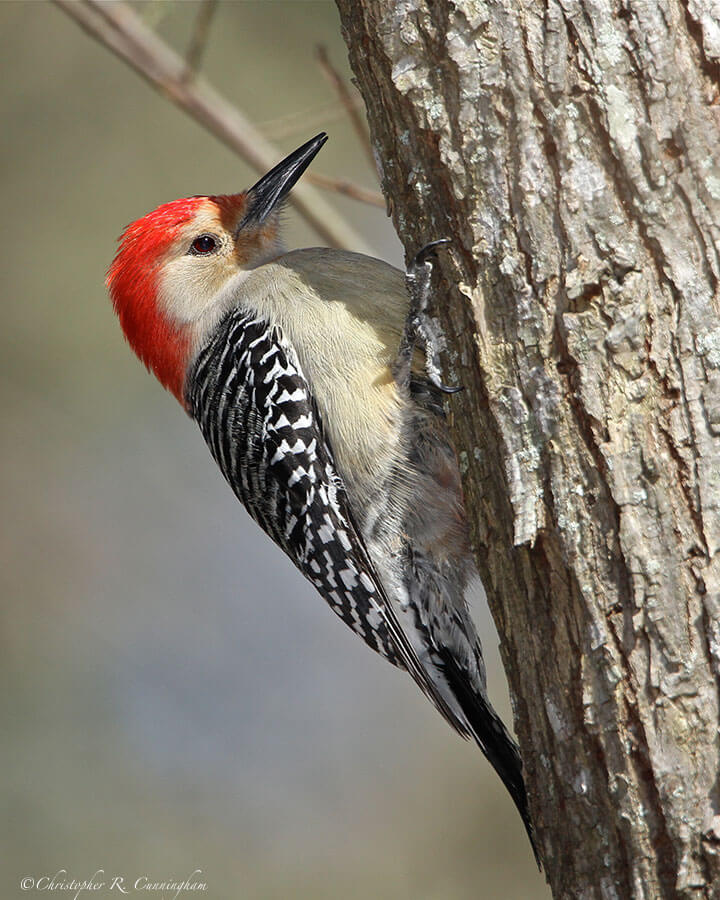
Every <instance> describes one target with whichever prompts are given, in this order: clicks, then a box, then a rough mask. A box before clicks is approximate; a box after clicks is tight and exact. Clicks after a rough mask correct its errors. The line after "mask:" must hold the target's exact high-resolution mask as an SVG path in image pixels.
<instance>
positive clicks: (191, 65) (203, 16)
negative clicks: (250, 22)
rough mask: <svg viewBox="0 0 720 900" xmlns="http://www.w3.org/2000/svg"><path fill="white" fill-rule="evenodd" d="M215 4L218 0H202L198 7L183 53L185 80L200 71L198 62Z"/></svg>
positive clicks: (200, 59) (199, 62) (205, 43)
mask: <svg viewBox="0 0 720 900" xmlns="http://www.w3.org/2000/svg"><path fill="white" fill-rule="evenodd" d="M217 6H218V0H202V3H201V4H200V9H199V10H198V14H197V16H196V17H195V27H194V28H193V33H192V35H191V37H190V43H189V44H188V48H187V53H186V54H185V65H186V68H185V76H184V77H185V81H192V80H193V78H195V77H196V76H197V73H198V72H199V71H200V64H201V63H202V58H203V54H204V53H205V47H206V45H207V39H208V34H209V32H210V23H211V22H212V20H213V16H214V15H215V11H216V10H217Z"/></svg>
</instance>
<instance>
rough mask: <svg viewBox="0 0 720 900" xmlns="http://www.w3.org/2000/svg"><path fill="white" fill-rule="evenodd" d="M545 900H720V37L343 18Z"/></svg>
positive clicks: (624, 23)
mask: <svg viewBox="0 0 720 900" xmlns="http://www.w3.org/2000/svg"><path fill="white" fill-rule="evenodd" d="M338 6H339V8H340V13H341V17H342V21H343V28H344V31H345V36H346V40H347V43H348V46H349V48H350V59H351V63H352V66H353V68H354V71H355V73H356V75H357V79H358V82H359V86H360V88H361V90H362V93H363V95H364V97H365V101H366V104H367V108H368V116H369V120H370V126H371V131H372V136H373V142H374V146H375V149H376V152H377V157H378V160H379V165H380V169H381V176H382V180H383V187H384V191H385V194H386V196H387V197H388V198H389V200H390V204H391V209H392V215H393V218H394V221H395V225H396V227H397V230H398V233H399V235H400V237H401V239H402V241H403V243H404V244H405V247H406V249H407V251H408V252H409V253H412V252H414V251H415V250H416V249H418V248H419V247H420V246H421V245H422V244H424V243H426V242H428V241H430V240H433V239H435V238H439V237H449V238H451V239H452V241H453V245H452V248H451V250H450V251H448V252H445V251H441V269H442V274H443V276H444V282H443V284H444V287H439V290H438V299H437V304H436V314H437V316H438V317H439V319H440V321H441V324H442V325H443V328H444V330H445V334H446V337H447V344H448V346H447V353H446V367H445V368H446V371H445V380H446V381H448V382H449V383H455V382H460V383H462V384H463V385H464V387H465V390H464V391H463V392H461V393H460V394H458V395H456V396H454V397H452V398H451V399H449V401H448V405H449V410H450V416H451V421H452V427H453V434H454V438H455V440H456V446H457V448H458V452H459V458H460V461H461V468H462V471H463V477H464V486H465V492H466V502H467V507H468V513H469V516H470V518H471V521H472V527H473V539H474V541H475V545H476V549H477V555H478V561H479V565H480V571H481V574H482V577H483V581H484V583H485V587H486V590H487V594H488V598H489V601H490V605H491V607H492V610H493V614H494V616H495V619H496V622H497V625H498V629H499V632H500V635H501V642H502V647H501V649H502V653H503V658H504V661H505V664H506V669H507V674H508V678H509V681H510V687H511V693H512V695H513V698H514V707H515V727H516V731H517V734H518V736H519V740H520V744H521V747H522V752H523V758H524V760H525V767H526V773H527V781H528V786H529V791H530V796H531V805H532V811H533V816H534V819H535V822H536V826H537V830H538V834H539V842H540V848H541V853H542V856H543V860H544V863H545V867H546V871H547V875H548V878H549V881H550V883H551V886H552V889H553V893H554V896H555V897H571V898H578V897H581V898H595V897H602V898H622V900H624V898H630V897H633V898H649V900H656V898H670V897H683V898H690V897H692V898H700V897H715V896H719V897H720V855H719V854H720V816H718V815H717V813H718V812H719V811H720V807H719V804H720V792H719V785H718V761H719V760H718V756H719V753H718V749H719V748H718V720H719V715H720V709H719V705H720V693H719V692H720V618H719V612H720V553H719V552H718V550H719V548H720V327H718V311H719V307H720V303H719V295H720V292H719V290H718V278H719V277H720V243H719V240H718V239H719V236H720V229H719V227H718V226H719V224H720V167H719V166H718V165H717V161H716V159H715V155H716V154H717V152H718V148H720V122H719V115H718V113H719V111H720V106H718V105H717V104H718V102H719V100H718V97H719V93H720V91H719V84H720V62H719V60H720V11H719V10H718V6H717V4H715V8H714V11H713V12H708V11H707V9H708V8H709V6H710V4H709V3H708V4H707V6H704V4H703V3H702V0H687V2H686V3H685V4H683V3H681V2H679V0H656V2H652V3H647V2H640V0H621V2H617V0H616V2H610V0H560V2H557V0H546V2H545V3H544V4H539V3H536V2H534V0H524V2H521V0H486V2H482V0H453V2H445V0H442V2H440V0H435V2H433V0H338Z"/></svg>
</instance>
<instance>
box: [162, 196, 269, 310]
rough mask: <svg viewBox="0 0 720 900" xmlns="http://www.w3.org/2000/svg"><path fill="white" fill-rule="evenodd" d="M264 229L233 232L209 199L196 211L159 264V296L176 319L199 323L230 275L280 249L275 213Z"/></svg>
mask: <svg viewBox="0 0 720 900" xmlns="http://www.w3.org/2000/svg"><path fill="white" fill-rule="evenodd" d="M272 219H273V221H272V222H270V221H268V222H267V223H264V224H263V225H262V226H261V227H260V228H255V229H252V230H250V229H243V230H242V231H241V232H240V233H239V234H238V236H237V238H234V237H233V233H232V231H231V230H229V229H228V227H226V225H224V224H223V222H222V221H221V214H220V210H219V209H218V207H217V206H216V205H215V203H213V202H212V201H211V200H208V201H206V202H205V203H204V204H203V205H202V207H201V208H200V209H199V210H198V212H197V214H196V215H195V217H194V218H193V220H192V222H190V223H188V224H187V225H186V226H185V227H184V228H183V230H182V232H181V233H180V235H179V236H178V238H177V239H176V240H175V242H174V243H173V245H172V247H171V248H170V250H169V252H168V254H167V256H166V258H165V260H164V261H163V263H162V266H161V272H160V278H159V281H158V293H159V301H160V304H161V306H162V307H163V310H164V312H165V313H166V315H167V316H168V318H169V319H170V320H172V321H174V322H176V323H178V324H182V325H191V324H194V323H199V322H200V321H201V320H202V319H203V318H205V317H206V315H207V314H208V313H212V312H213V308H214V306H215V304H216V303H217V302H218V300H219V298H220V296H221V295H222V294H223V288H225V287H226V286H227V284H228V282H229V281H230V279H231V278H234V277H238V276H240V277H242V274H243V273H245V272H249V271H250V270H252V269H253V268H255V267H256V266H259V265H262V263H264V262H267V261H268V260H269V259H273V258H274V257H275V256H277V255H278V253H280V244H279V241H278V235H277V231H278V229H277V221H276V217H274V216H273V217H272Z"/></svg>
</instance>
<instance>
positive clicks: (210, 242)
mask: <svg viewBox="0 0 720 900" xmlns="http://www.w3.org/2000/svg"><path fill="white" fill-rule="evenodd" d="M216 248H217V241H216V240H215V238H214V237H213V236H212V235H211V234H201V235H200V237H196V238H195V240H194V241H193V242H192V247H191V248H190V249H191V250H192V252H193V253H198V254H203V255H204V254H206V253H212V252H213V250H215V249H216Z"/></svg>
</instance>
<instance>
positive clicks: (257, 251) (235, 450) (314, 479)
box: [107, 133, 537, 858]
mask: <svg viewBox="0 0 720 900" xmlns="http://www.w3.org/2000/svg"><path fill="white" fill-rule="evenodd" d="M326 140H327V135H325V134H324V133H322V134H319V135H317V136H316V137H314V138H313V139H312V140H310V141H308V142H307V143H305V144H303V146H302V147H300V148H298V149H297V150H296V151H295V152H294V153H291V154H290V155H289V156H288V157H287V158H286V159H284V160H283V161H282V162H280V163H279V164H278V165H277V166H275V168H273V169H272V170H271V171H270V172H269V173H268V174H267V175H265V176H264V177H262V178H261V179H260V180H259V181H258V182H257V183H256V184H255V185H254V186H253V187H251V188H250V189H249V190H247V191H245V192H243V193H240V194H231V195H221V196H194V197H190V198H188V199H184V200H176V201H173V202H171V203H166V204H164V205H163V206H160V207H158V209H156V210H155V211H154V212H151V213H149V214H148V215H146V216H144V217H143V218H141V219H139V220H138V221H137V222H134V223H133V224H132V225H130V226H128V228H127V229H126V230H125V232H124V234H123V235H122V237H121V239H120V244H119V249H118V252H117V255H116V257H115V259H114V261H113V263H112V265H111V266H110V269H109V272H108V280H107V283H108V288H109V291H110V295H111V298H112V302H113V305H114V308H115V311H116V313H117V315H118V318H119V320H120V324H121V326H122V329H123V331H124V333H125V336H126V338H127V340H128V342H129V343H130V345H131V347H132V348H133V350H134V351H135V353H136V354H137V355H138V357H139V358H140V359H141V361H142V362H143V363H144V364H145V365H146V366H147V368H148V369H149V370H151V371H152V372H153V373H154V374H155V375H156V376H157V378H158V379H159V381H160V382H161V383H162V384H163V385H164V386H165V387H166V388H167V389H168V390H169V391H171V392H172V393H173V394H174V395H175V396H176V397H177V399H178V400H179V401H180V403H181V404H182V406H183V407H184V408H185V410H186V411H187V412H188V413H189V414H190V415H191V416H192V418H193V419H195V421H196V422H197V424H198V425H199V426H200V430H201V432H202V434H203V436H204V438H205V441H206V442H207V444H208V447H209V449H210V452H211V454H212V456H213V457H214V458H215V461H216V462H217V464H218V466H219V467H220V469H221V471H222V473H223V475H224V476H225V478H226V480H227V481H228V483H229V485H230V487H231V488H232V489H233V491H234V492H235V494H236V495H237V497H238V498H239V499H240V500H241V501H242V503H243V504H244V505H245V507H246V509H247V510H248V512H249V513H250V515H251V516H252V517H253V518H254V519H255V521H256V522H257V523H258V524H259V525H260V527H261V528H262V529H263V530H264V531H265V532H266V533H267V534H268V535H269V536H270V537H271V538H272V540H273V541H275V543H276V544H278V546H279V547H280V548H281V549H282V550H283V551H284V552H285V553H286V554H287V555H288V556H289V557H290V559H291V560H292V562H293V563H294V564H295V565H296V566H297V568H298V569H299V570H300V571H301V572H302V574H303V575H304V576H305V577H306V578H308V579H309V580H310V582H311V583H312V584H313V585H314V586H315V588H316V589H317V590H318V592H319V593H320V594H321V596H322V597H323V598H324V599H325V600H326V601H327V603H328V604H329V605H330V607H331V608H332V610H333V611H334V612H335V613H336V614H337V615H338V616H339V617H340V618H341V619H342V620H343V621H344V622H345V623H346V624H347V625H349V626H350V628H352V630H353V631H355V632H356V633H357V634H358V635H360V637H361V638H362V639H363V640H364V641H365V642H366V643H367V644H368V645H369V646H370V647H371V648H372V649H373V650H375V651H377V652H378V653H379V654H380V655H381V656H383V657H385V659H387V660H388V661H389V662H390V663H392V664H393V665H395V666H397V667H398V668H400V669H405V670H406V671H407V672H408V673H409V674H410V675H411V676H412V678H413V679H414V680H415V681H416V683H417V684H418V686H419V687H420V689H421V690H422V691H423V692H424V693H425V694H426V696H427V697H428V698H429V699H430V700H431V701H432V703H434V704H435V706H436V707H437V709H438V710H439V712H440V713H441V714H442V715H443V716H444V717H445V719H446V720H447V721H448V722H449V723H450V725H451V726H452V727H453V728H454V729H455V730H456V731H457V732H459V733H460V735H462V736H463V737H464V738H471V739H474V740H475V741H476V742H477V744H478V745H479V746H480V748H481V750H482V751H483V753H484V754H485V756H486V757H487V758H488V760H489V761H490V763H491V764H492V765H493V767H494V768H495V770H496V771H497V773H498V775H499V776H500V778H501V779H502V781H503V782H504V784H505V786H506V787H507V789H508V791H509V792H510V795H511V796H512V799H513V800H514V802H515V804H516V806H517V808H518V810H519V812H520V815H521V816H522V819H523V822H524V824H525V828H526V830H527V832H528V835H529V837H530V840H531V843H532V844H533V850H534V851H535V844H534V840H533V831H532V825H531V822H530V818H529V814H528V802H527V796H526V791H525V785H524V782H523V776H522V764H521V760H520V754H519V751H518V748H517V745H516V744H515V742H514V741H513V739H512V738H511V737H510V735H509V734H508V732H507V730H506V728H505V726H504V725H503V723H502V721H501V720H500V718H499V716H498V715H497V713H496V712H495V710H494V709H493V707H492V706H491V704H490V701H489V699H488V695H487V688H486V680H485V666H484V662H483V656H482V649H481V646H480V641H479V638H478V635H477V633H476V630H475V626H474V624H473V622H472V619H471V618H470V614H469V612H468V605H467V596H468V592H469V591H470V590H471V589H472V587H473V585H474V584H475V583H477V582H478V581H479V577H478V573H477V570H476V567H475V563H474V561H473V558H472V553H471V550H470V543H469V538H468V528H467V522H466V517H465V511H464V508H463V499H462V493H461V487H460V475H459V471H458V465H457V459H456V456H455V452H454V450H453V448H452V445H451V443H450V439H449V435H448V430H447V425H446V422H445V417H444V411H443V393H445V392H451V391H452V390H453V389H452V388H447V387H445V386H444V385H443V384H442V382H441V381H440V378H439V368H438V349H439V342H438V339H437V335H436V333H435V331H434V330H433V328H432V322H431V320H430V318H429V316H428V314H427V303H428V299H429V296H430V290H431V287H430V285H431V275H432V269H433V260H434V257H435V254H436V253H437V250H438V247H439V246H440V245H442V244H443V243H445V242H444V241H436V242H434V243H432V244H429V245H428V246H427V247H425V248H423V249H422V250H421V251H420V252H419V253H418V255H417V256H416V257H415V259H414V260H413V261H412V262H411V264H410V265H409V267H408V271H407V273H402V272H400V271H399V270H397V269H395V268H394V267H392V266H390V265H388V264H387V263H384V262H381V261H380V260H378V259H372V258H370V257H368V256H364V255H361V254H358V253H349V252H344V251H340V250H332V249H328V248H307V249H302V250H293V251H290V252H286V251H285V249H284V247H283V245H282V242H281V239H280V224H279V211H280V208H281V206H282V203H283V201H284V200H285V199H286V197H287V196H288V194H289V192H290V190H291V189H292V187H293V185H294V184H295V183H296V182H297V180H298V179H299V178H300V176H301V175H302V173H303V172H304V171H305V169H306V168H307V167H308V166H309V165H310V163H311V162H312V160H313V159H314V157H315V156H316V154H317V153H318V151H319V150H320V148H321V147H322V145H323V144H324V143H325V141H326ZM535 855H536V858H537V852H536V851H535Z"/></svg>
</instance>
